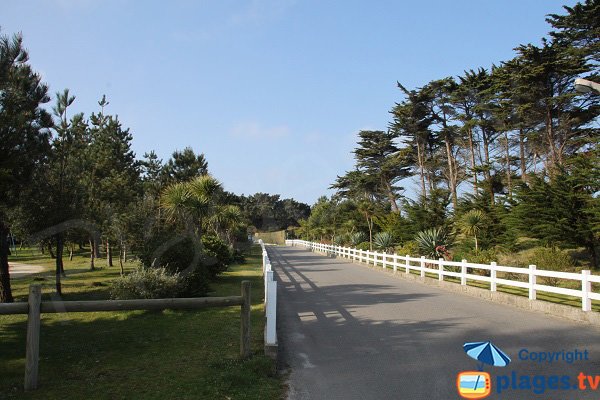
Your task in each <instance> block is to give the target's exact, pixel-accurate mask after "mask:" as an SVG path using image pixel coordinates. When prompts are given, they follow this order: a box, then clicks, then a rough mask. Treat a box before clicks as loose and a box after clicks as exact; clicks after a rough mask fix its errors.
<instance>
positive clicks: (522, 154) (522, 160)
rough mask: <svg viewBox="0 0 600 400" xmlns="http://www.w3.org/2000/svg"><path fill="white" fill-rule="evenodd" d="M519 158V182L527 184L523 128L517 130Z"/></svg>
mask: <svg viewBox="0 0 600 400" xmlns="http://www.w3.org/2000/svg"><path fill="white" fill-rule="evenodd" d="M519 158H520V163H521V180H523V182H527V180H528V177H527V162H526V159H525V132H524V130H523V128H521V129H519Z"/></svg>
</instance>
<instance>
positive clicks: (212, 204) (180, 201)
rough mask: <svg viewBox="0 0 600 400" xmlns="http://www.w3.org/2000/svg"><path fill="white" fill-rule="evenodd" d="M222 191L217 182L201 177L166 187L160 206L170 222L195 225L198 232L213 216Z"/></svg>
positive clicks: (208, 177) (208, 176) (213, 179)
mask: <svg viewBox="0 0 600 400" xmlns="http://www.w3.org/2000/svg"><path fill="white" fill-rule="evenodd" d="M222 190H223V187H222V186H221V184H220V183H219V181H218V180H216V179H215V178H213V177H212V176H210V175H201V176H198V177H196V178H194V179H193V180H191V181H189V182H180V183H174V184H171V185H169V186H167V187H166V188H165V189H164V190H163V192H162V193H161V200H160V206H161V209H163V210H164V211H165V215H166V217H167V220H169V221H170V222H174V223H182V224H184V225H186V226H190V225H195V227H194V228H195V230H196V231H198V230H199V229H201V228H205V227H206V225H207V223H208V220H207V219H208V218H209V217H210V216H211V215H214V213H215V209H216V207H217V205H218V195H219V194H220V193H221V192H222Z"/></svg>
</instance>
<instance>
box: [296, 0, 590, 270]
mask: <svg viewBox="0 0 600 400" xmlns="http://www.w3.org/2000/svg"><path fill="white" fill-rule="evenodd" d="M564 9H565V15H549V16H548V18H547V21H548V23H550V25H551V26H552V31H551V32H550V37H549V38H545V39H543V40H542V42H541V44H540V45H533V44H526V45H520V46H518V47H517V48H516V49H515V52H516V53H515V56H514V58H513V59H511V60H508V61H506V62H502V63H500V64H499V65H492V66H490V67H489V68H483V67H478V68H474V69H469V70H466V71H465V73H464V74H463V75H461V76H457V77H453V76H450V77H442V78H440V79H435V80H432V81H431V82H428V83H426V84H425V85H423V86H422V87H419V88H414V89H409V88H406V87H405V86H403V85H402V84H401V83H398V88H399V89H400V92H401V94H402V95H403V98H402V99H401V100H400V101H399V102H397V103H396V104H395V105H394V106H393V107H392V109H391V110H390V114H391V116H392V120H391V122H390V123H389V128H388V129H387V131H361V132H359V140H358V143H357V147H356V149H355V150H354V152H353V153H354V155H355V160H356V163H355V167H354V168H353V169H352V170H351V171H348V172H346V173H345V174H343V175H341V176H338V177H337V179H336V181H335V182H334V183H333V184H332V185H331V188H332V189H335V190H336V194H335V195H334V196H333V197H332V198H326V197H323V198H320V199H319V200H318V201H317V202H316V204H314V205H313V207H312V210H311V211H312V212H311V215H310V217H309V218H307V219H305V220H302V221H300V226H301V227H300V229H299V230H297V231H296V233H297V234H298V235H300V236H302V237H303V238H306V239H308V240H319V241H326V242H335V243H338V244H346V245H352V246H357V245H359V244H360V242H361V240H357V237H358V235H364V237H365V238H366V239H365V240H367V241H368V242H369V248H371V249H373V247H374V244H375V247H377V248H384V247H388V245H389V243H388V239H389V238H390V236H391V239H392V241H393V244H394V245H395V246H397V247H398V248H399V251H406V250H412V249H414V248H415V243H414V242H415V241H416V242H417V244H418V245H419V247H420V250H421V254H422V255H428V256H431V257H441V256H443V257H448V258H459V259H460V258H462V257H469V259H471V260H477V259H481V260H483V259H489V258H492V257H497V256H498V254H499V253H501V252H504V253H511V252H517V251H519V250H523V249H524V246H525V244H526V243H529V244H531V243H533V245H537V246H548V247H543V249H542V250H540V251H542V252H544V251H546V252H548V251H549V250H548V249H553V248H556V247H557V246H559V247H564V248H567V247H568V248H573V249H577V248H583V249H584V250H585V251H586V252H587V256H588V262H589V265H590V266H592V267H596V268H598V267H600V196H599V195H598V194H599V192H600V142H599V141H600V139H599V138H600V132H599V130H598V128H597V126H598V115H599V112H600V94H599V93H594V92H588V93H580V92H577V91H576V89H575V85H574V82H575V79H576V78H585V79H588V80H591V81H596V82H598V80H599V79H600V76H599V72H600V70H599V68H600V62H599V61H600V59H599V57H598V54H599V52H598V50H599V46H600V39H599V38H600V35H599V32H600V20H599V19H598V15H600V2H598V1H597V0H586V1H585V2H582V3H578V4H577V5H575V6H574V7H564ZM415 183H416V185H414V184H415ZM401 184H403V185H405V186H408V185H414V187H412V188H411V189H413V190H409V191H405V189H404V188H403V187H401V186H400V185H401ZM405 193H409V194H410V195H409V196H408V197H405ZM384 237H385V245H384V243H383V242H384V240H383V238H384ZM452 245H453V246H452ZM363 246H364V245H363ZM552 251H554V250H552ZM557 251H558V250H557ZM557 254H558V253H557ZM561 254H562V253H561ZM538 258H539V257H538ZM565 267H566V265H565Z"/></svg>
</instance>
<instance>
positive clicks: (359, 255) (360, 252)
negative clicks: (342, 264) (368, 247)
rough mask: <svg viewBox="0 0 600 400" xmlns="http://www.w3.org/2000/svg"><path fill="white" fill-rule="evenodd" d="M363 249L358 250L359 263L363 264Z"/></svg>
mask: <svg viewBox="0 0 600 400" xmlns="http://www.w3.org/2000/svg"><path fill="white" fill-rule="evenodd" d="M362 252H363V251H362V249H358V262H359V263H361V262H362V258H363V257H362Z"/></svg>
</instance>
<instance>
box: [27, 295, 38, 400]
mask: <svg viewBox="0 0 600 400" xmlns="http://www.w3.org/2000/svg"><path fill="white" fill-rule="evenodd" d="M41 301H42V286H41V285H31V286H29V301H28V302H29V314H28V317H27V347H26V350H25V391H29V390H35V389H37V386H38V366H39V361H40V323H41V321H40V304H41Z"/></svg>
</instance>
